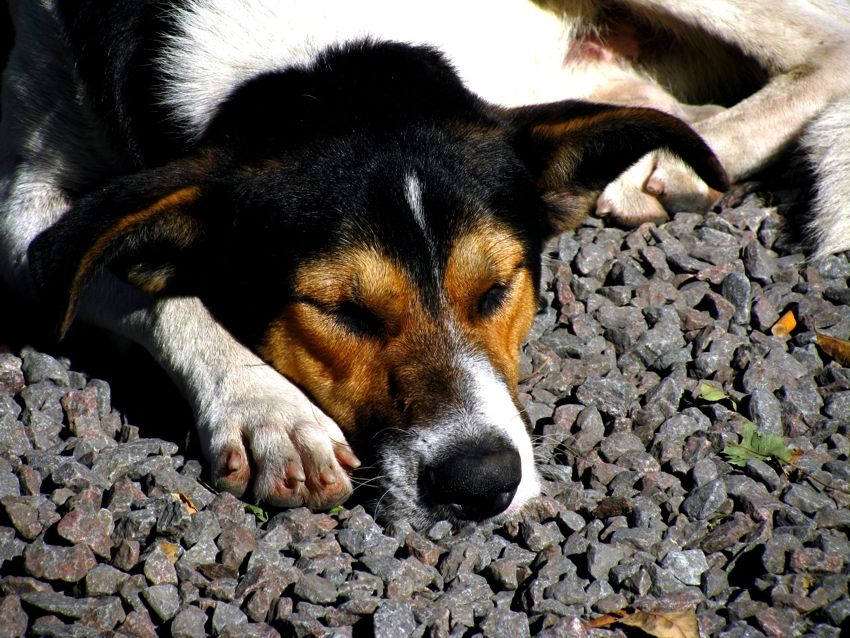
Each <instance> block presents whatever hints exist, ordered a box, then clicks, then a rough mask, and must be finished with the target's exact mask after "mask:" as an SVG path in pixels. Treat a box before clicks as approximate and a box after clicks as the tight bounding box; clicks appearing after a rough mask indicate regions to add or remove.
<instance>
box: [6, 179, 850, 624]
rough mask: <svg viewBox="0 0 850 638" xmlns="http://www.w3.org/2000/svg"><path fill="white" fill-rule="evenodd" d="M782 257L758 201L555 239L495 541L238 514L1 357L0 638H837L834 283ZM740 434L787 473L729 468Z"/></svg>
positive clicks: (845, 510)
mask: <svg viewBox="0 0 850 638" xmlns="http://www.w3.org/2000/svg"><path fill="white" fill-rule="evenodd" d="M783 242H784V239H783V235H782V234H781V232H780V219H779V217H778V215H777V213H776V211H775V210H774V209H771V208H768V207H765V206H764V205H763V204H762V202H761V201H760V200H758V199H757V198H755V197H754V196H750V197H748V198H745V199H744V200H743V202H740V203H738V204H737V205H736V206H734V207H729V208H724V209H723V210H722V211H720V212H719V213H718V212H713V213H710V214H708V215H706V216H702V215H693V214H679V215H677V216H676V217H675V218H674V219H673V220H672V221H670V222H668V223H666V224H664V225H662V226H659V227H655V226H644V227H641V228H638V229H635V230H631V231H627V230H620V229H612V228H606V227H604V226H602V225H601V224H600V223H598V222H597V221H595V220H590V221H589V222H588V223H587V224H586V225H585V226H583V227H582V228H580V229H579V230H578V231H576V232H575V233H568V234H565V235H563V236H562V237H560V238H559V239H558V240H557V241H554V242H552V243H551V244H550V245H549V247H548V248H547V252H546V254H545V255H544V257H543V265H544V268H543V270H544V279H545V287H544V292H543V297H544V301H545V309H544V310H543V311H542V312H541V314H540V315H539V316H538V318H537V320H536V322H535V325H534V328H533V331H532V336H531V338H530V340H529V343H528V344H527V346H526V347H525V348H524V352H523V359H522V366H523V370H524V375H525V376H526V377H527V379H526V381H525V382H524V383H523V386H522V392H523V398H524V400H525V401H526V405H527V410H528V414H529V416H530V418H531V420H532V421H533V422H534V423H536V427H535V434H536V445H537V454H538V460H539V463H540V467H541V471H542V474H543V476H544V478H545V480H544V486H545V496H544V497H542V498H540V499H539V500H538V501H536V502H534V503H533V504H531V506H529V507H528V508H527V510H526V511H525V512H524V513H523V514H522V515H521V516H517V517H516V518H515V519H513V520H511V521H508V522H507V523H505V524H503V525H500V526H496V527H494V526H492V525H491V526H486V525H484V526H478V527H475V526H470V527H468V528H465V529H461V530H452V529H451V527H450V526H449V525H448V524H447V523H438V524H436V525H434V526H433V527H432V528H430V529H427V530H422V531H414V530H412V529H411V528H410V527H409V526H408V525H406V524H404V523H396V524H393V525H389V526H384V525H381V524H378V523H376V522H375V520H374V519H373V518H372V517H371V515H370V514H369V513H368V511H367V510H366V509H364V508H363V507H362V506H361V505H354V504H349V506H347V507H344V508H340V509H339V511H334V512H332V513H312V512H310V511H308V510H306V509H303V508H301V509H294V510H284V511H276V510H270V511H268V515H269V518H268V520H261V519H262V518H265V517H264V516H262V514H260V516H257V515H256V514H255V513H254V512H252V511H248V510H246V508H245V504H244V503H242V502H240V501H239V500H237V499H236V498H234V497H233V496H231V495H229V494H215V493H213V492H212V491H211V490H210V489H208V487H206V484H205V483H204V482H203V477H204V475H203V472H204V470H203V467H202V465H201V463H200V462H199V457H198V456H197V454H196V453H195V452H192V450H190V449H189V450H187V449H186V448H185V447H184V446H183V445H178V444H176V443H174V442H172V441H168V440H164V439H159V438H153V437H152V436H151V434H150V431H148V430H147V429H146V428H145V427H142V428H140V427H137V426H136V425H135V424H131V423H128V422H127V419H126V418H125V416H124V415H123V414H122V413H120V412H119V411H117V410H116V409H114V408H113V401H112V398H111V396H110V390H111V388H110V385H109V384H108V383H107V382H105V381H102V380H99V379H96V378H89V377H88V376H87V375H86V374H84V373H83V372H81V371H79V370H78V369H77V368H75V366H74V365H72V364H71V362H69V361H68V360H67V359H63V358H58V359H57V358H54V357H52V356H49V355H47V354H44V353H43V352H39V351H37V350H34V349H32V348H16V349H14V351H13V352H7V353H5V354H0V574H2V576H1V577H0V596H2V599H0V637H3V636H21V635H25V634H26V635H34V636H102V635H105V634H107V633H108V632H113V631H114V632H117V633H118V634H126V635H134V636H135V635H140V636H155V635H161V636H174V637H175V638H183V637H194V636H199V637H200V636H205V635H217V636H277V635H283V636H368V635H375V636H378V637H381V638H384V637H386V638H390V637H395V636H399V637H406V636H435V637H436V636H487V637H492V638H497V637H505V638H507V637H511V638H517V637H521V636H528V635H539V636H571V635H574V636H607V635H623V634H622V633H621V630H620V629H618V628H616V627H610V626H609V627H603V628H595V629H588V628H587V627H586V626H585V625H584V623H586V622H587V621H590V620H591V619H593V618H597V617H598V616H600V615H603V614H610V613H614V612H617V611H618V610H622V609H626V608H638V609H642V610H648V611H653V610H667V611H669V610H683V609H695V610H696V615H697V618H698V621H699V627H700V630H701V633H702V634H703V635H705V636H725V637H733V636H736V637H737V636H741V637H744V636H746V637H751V636H762V635H766V636H777V637H784V636H788V637H792V636H803V635H811V636H836V637H837V636H839V635H842V630H843V632H844V633H843V635H847V632H848V631H850V598H848V574H850V540H848V533H850V495H848V479H850V460H848V454H850V440H848V436H850V434H849V433H848V429H850V427H849V426H850V370H848V369H847V368H845V367H842V366H841V365H839V364H838V363H836V362H835V361H832V360H830V359H829V357H827V356H826V355H825V354H824V353H823V352H822V351H821V350H820V349H819V348H818V346H817V345H816V344H815V342H814V337H815V330H817V331H820V332H823V333H826V334H829V335H832V336H835V337H840V338H847V337H848V335H850V307H848V301H850V292H849V291H848V278H850V262H848V259H847V255H841V256H832V257H827V258H825V259H822V260H818V261H813V262H807V261H806V260H805V259H804V257H803V256H802V255H801V254H799V253H796V252H793V250H794V248H793V246H788V245H785V244H784V243H783ZM791 307H794V308H796V310H797V314H798V317H799V321H800V325H799V326H798V328H797V329H796V330H795V331H794V332H793V333H792V335H791V336H790V338H784V339H783V338H778V337H774V336H772V334H771V331H770V328H771V326H772V325H773V324H774V322H775V321H776V320H777V319H778V317H779V316H780V314H781V313H783V312H784V311H785V310H787V309H788V308H791ZM704 379H708V380H712V381H714V382H715V383H716V384H717V385H718V386H720V387H722V388H723V390H724V391H725V393H726V395H728V397H729V398H728V399H726V400H721V401H714V402H711V401H707V400H704V399H701V398H700V396H699V393H698V387H699V381H700V380H704ZM149 401H150V399H149ZM154 403H155V401H154ZM163 418H166V417H163ZM746 419H750V420H752V421H753V422H755V423H756V424H757V425H758V427H759V429H760V431H762V432H771V433H777V434H782V435H784V436H785V437H786V439H787V441H788V443H789V444H790V445H791V446H792V447H795V448H797V449H798V450H799V451H800V452H801V453H802V454H801V456H800V457H799V459H798V460H797V461H796V466H797V467H796V468H793V467H788V466H785V467H780V466H778V465H775V464H773V463H769V462H764V461H750V462H749V463H748V464H747V465H746V466H745V467H737V466H732V465H730V464H729V463H727V461H726V460H725V459H724V457H723V455H722V454H721V453H720V452H721V450H722V449H723V447H724V446H725V445H726V444H727V443H734V442H736V441H737V440H738V434H739V433H740V430H741V426H742V424H743V423H744V422H745V420H746ZM827 486H830V487H827Z"/></svg>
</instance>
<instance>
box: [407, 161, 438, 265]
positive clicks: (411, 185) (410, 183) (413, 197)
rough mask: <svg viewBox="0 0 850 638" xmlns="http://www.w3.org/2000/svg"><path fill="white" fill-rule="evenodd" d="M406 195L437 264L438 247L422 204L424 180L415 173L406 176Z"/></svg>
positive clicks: (411, 210)
mask: <svg viewBox="0 0 850 638" xmlns="http://www.w3.org/2000/svg"><path fill="white" fill-rule="evenodd" d="M404 197H405V199H406V200H407V205H408V206H409V207H410V212H411V213H413V219H414V221H415V222H416V225H417V226H418V227H419V230H421V231H422V236H423V237H424V238H425V243H426V244H427V246H428V253H429V254H430V256H431V263H433V264H436V260H437V248H436V246H435V244H434V237H433V236H432V235H431V228H430V227H429V226H428V220H427V219H425V207H424V206H423V204H422V182H420V181H419V178H418V177H417V176H416V175H414V174H413V173H408V174H407V176H406V177H405V178H404Z"/></svg>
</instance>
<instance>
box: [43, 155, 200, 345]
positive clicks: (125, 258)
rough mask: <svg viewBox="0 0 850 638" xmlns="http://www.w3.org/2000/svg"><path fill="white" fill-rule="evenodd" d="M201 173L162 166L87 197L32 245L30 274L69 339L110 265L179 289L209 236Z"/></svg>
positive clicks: (161, 287)
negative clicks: (85, 300) (87, 296)
mask: <svg viewBox="0 0 850 638" xmlns="http://www.w3.org/2000/svg"><path fill="white" fill-rule="evenodd" d="M196 177H198V173H197V172H196V171H188V170H186V169H185V167H180V166H178V167H174V166H171V167H164V168H160V169H154V170H151V171H145V172H142V173H138V174H135V175H132V176H128V177H124V178H120V179H118V180H116V181H115V182H112V183H110V184H109V185H108V186H106V187H104V188H102V189H101V190H98V191H95V192H94V193H92V194H90V195H87V196H86V197H84V198H83V199H81V200H80V201H79V202H77V203H76V204H75V205H74V207H73V208H72V209H71V210H70V211H68V213H66V214H65V215H64V216H63V217H62V218H60V219H59V221H57V222H56V223H55V224H54V225H53V226H51V227H49V228H48V229H46V230H45V231H43V232H42V233H41V234H39V235H38V237H36V238H35V240H34V241H33V242H32V244H31V245H30V248H29V252H28V258H29V263H30V270H31V272H32V275H33V278H34V280H35V283H36V286H37V288H38V290H39V293H40V296H41V298H42V300H43V301H44V302H45V303H46V304H47V305H48V307H49V308H50V309H51V310H53V311H54V312H55V314H56V316H57V318H58V319H59V321H58V326H59V336H60V338H61V337H63V336H64V335H65V333H66V332H67V330H68V328H69V327H70V325H71V322H72V321H73V318H74V315H75V313H76V309H77V305H78V303H79V301H80V299H81V298H82V295H83V293H84V292H85V290H86V287H87V286H88V284H89V283H90V282H91V280H92V279H93V278H94V277H95V276H96V275H97V274H98V273H99V272H101V271H102V270H103V269H104V268H106V267H109V268H110V269H111V270H113V271H114V272H115V273H116V274H117V275H118V276H119V277H121V278H123V279H124V280H126V281H128V282H129V283H131V284H133V285H135V286H137V287H139V288H141V289H142V290H145V291H148V292H151V293H156V292H163V291H172V292H174V291H179V290H180V288H181V286H183V285H184V284H185V282H186V280H187V279H188V274H189V273H188V272H187V270H188V269H190V268H191V267H192V266H191V265H190V264H191V260H190V258H189V255H190V254H191V253H193V252H197V251H198V249H199V247H201V246H202V245H203V244H204V242H205V239H206V237H207V235H208V228H207V226H208V220H207V219H206V218H205V215H204V214H203V213H204V210H203V209H204V207H202V206H201V201H202V199H203V198H204V194H205V187H204V186H203V185H201V184H199V183H198V180H197V179H195V178H196Z"/></svg>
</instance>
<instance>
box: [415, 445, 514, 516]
mask: <svg viewBox="0 0 850 638" xmlns="http://www.w3.org/2000/svg"><path fill="white" fill-rule="evenodd" d="M521 479H522V466H521V463H520V458H519V453H517V451H516V450H515V449H513V448H507V447H495V448H494V447H488V448H482V447H480V446H470V447H469V448H467V449H464V450H463V451H461V452H460V453H455V454H452V455H450V456H446V457H444V458H442V459H439V460H438V461H437V462H436V463H433V464H432V465H430V466H428V467H427V468H425V472H424V476H423V483H424V486H423V487H424V488H425V494H426V497H427V498H429V499H430V500H431V501H433V502H434V503H438V504H443V505H450V506H452V508H453V509H454V510H455V513H456V514H457V516H458V517H459V518H462V519H466V520H476V521H480V520H483V519H485V518H490V517H491V516H495V515H497V514H500V513H501V512H504V511H505V509H507V507H508V506H509V505H510V504H511V501H512V500H513V497H514V494H516V490H517V487H518V486H519V483H520V480H521Z"/></svg>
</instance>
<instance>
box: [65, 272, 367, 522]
mask: <svg viewBox="0 0 850 638" xmlns="http://www.w3.org/2000/svg"><path fill="white" fill-rule="evenodd" d="M102 299H109V303H108V304H101V303H98V301H99V300H102ZM81 314H82V315H83V318H84V319H86V320H87V321H89V322H91V321H92V320H94V323H99V324H101V325H103V324H106V327H109V328H110V329H112V330H114V331H116V332H119V333H122V334H124V335H125V336H128V337H129V338H131V339H133V340H134V341H136V342H138V343H140V344H142V345H143V346H145V347H146V348H147V349H148V350H149V351H150V352H151V354H152V355H153V356H154V357H155V358H156V359H157V361H158V362H159V364H160V365H161V366H162V367H163V368H164V369H165V370H166V371H167V372H168V373H169V374H170V375H171V377H172V378H173V379H174V380H175V381H176V382H177V384H178V385H179V386H180V387H181V389H182V390H183V393H184V395H185V396H186V398H187V399H188V400H189V402H190V404H191V406H192V409H193V411H194V414H195V418H196V422H197V427H198V434H199V437H200V441H201V445H202V447H203V450H204V453H205V455H206V457H207V459H208V460H209V462H210V465H211V466H212V474H213V479H214V481H215V483H216V484H217V485H219V486H220V487H222V488H224V489H226V490H227V491H229V492H232V493H234V494H236V495H242V494H243V493H244V492H245V491H246V490H247V489H248V487H249V485H250V483H251V481H252V480H253V495H254V498H255V499H257V500H262V501H265V502H267V503H271V504H274V505H281V506H295V505H307V506H309V507H312V508H317V509H320V508H327V507H330V506H332V505H334V504H336V503H339V502H340V501H342V500H344V499H345V498H346V497H347V496H348V495H349V494H350V493H351V481H350V478H349V476H348V473H347V470H349V469H352V468H355V467H357V466H358V465H359V461H358V460H357V457H356V456H354V453H353V452H352V451H351V449H350V448H349V446H348V444H347V443H346V442H345V436H344V435H343V433H342V431H341V430H340V429H339V427H338V426H337V425H336V423H334V422H333V421H332V420H331V419H330V418H328V417H327V416H326V415H325V414H324V413H322V411H321V410H319V408H317V407H316V406H315V405H314V404H313V403H312V402H311V401H310V400H309V399H308V398H307V397H306V396H305V395H304V394H303V393H302V392H301V391H300V390H299V389H298V388H296V387H295V386H294V385H293V384H292V383H290V382H289V381H287V380H286V379H285V378H284V377H283V376H281V375H280V374H278V373H277V372H276V371H275V370H274V369H272V368H271V367H269V366H268V365H267V364H266V363H264V362H263V361H261V360H260V359H259V358H258V357H257V356H256V355H254V354H253V353H252V352H251V351H249V350H248V349H247V348H245V347H244V346H242V345H241V344H240V343H239V342H237V341H236V340H235V339H234V338H233V337H232V336H231V335H230V334H229V333H228V332H227V331H226V330H225V329H224V328H223V327H222V326H221V325H220V324H219V323H218V322H217V321H215V319H214V318H213V317H212V316H211V315H210V314H209V312H208V311H207V310H206V308H205V307H204V305H203V304H202V303H201V302H200V301H199V300H198V299H196V298H194V297H168V298H161V299H157V300H155V301H153V302H152V303H151V302H150V298H149V297H147V296H146V295H144V294H143V293H140V292H139V291H137V290H135V289H131V288H130V287H129V286H126V285H124V284H122V283H120V282H118V281H117V280H115V279H114V278H112V277H111V276H110V277H109V278H108V279H106V280H102V281H99V282H98V283H97V284H96V285H95V286H94V287H93V288H92V289H91V290H90V291H89V293H87V295H86V299H85V300H84V303H83V306H82V307H81Z"/></svg>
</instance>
